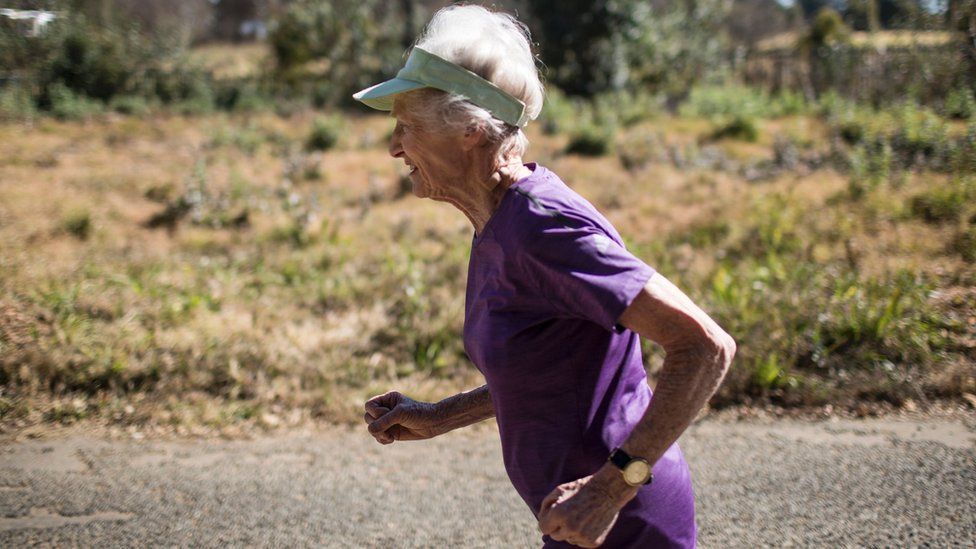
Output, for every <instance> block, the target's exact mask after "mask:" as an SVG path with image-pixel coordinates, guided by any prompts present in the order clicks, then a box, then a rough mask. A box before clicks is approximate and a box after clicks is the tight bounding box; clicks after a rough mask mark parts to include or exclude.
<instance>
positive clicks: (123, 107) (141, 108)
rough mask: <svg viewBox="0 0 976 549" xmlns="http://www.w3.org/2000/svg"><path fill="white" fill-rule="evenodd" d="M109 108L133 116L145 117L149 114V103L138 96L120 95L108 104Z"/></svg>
mask: <svg viewBox="0 0 976 549" xmlns="http://www.w3.org/2000/svg"><path fill="white" fill-rule="evenodd" d="M108 107H109V108H110V109H112V110H113V111H115V112H117V113H121V114H128V115H131V116H144V115H146V114H149V102H148V101H146V98H145V97H140V96H138V95H119V96H116V97H113V98H112V100H111V101H109V103H108Z"/></svg>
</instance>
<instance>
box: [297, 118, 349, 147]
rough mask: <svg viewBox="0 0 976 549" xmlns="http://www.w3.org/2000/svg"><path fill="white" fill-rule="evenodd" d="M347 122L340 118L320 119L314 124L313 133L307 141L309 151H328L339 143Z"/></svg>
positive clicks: (306, 145)
mask: <svg viewBox="0 0 976 549" xmlns="http://www.w3.org/2000/svg"><path fill="white" fill-rule="evenodd" d="M344 128H345V122H344V121H343V119H342V118H341V117H339V116H328V117H319V118H316V119H315V122H313V123H312V131H311V132H310V133H309V136H308V139H307V140H306V141H305V149H306V150H309V151H327V150H329V149H331V148H332V147H335V146H336V144H337V143H338V142H339V137H340V136H341V135H342V132H343V129H344Z"/></svg>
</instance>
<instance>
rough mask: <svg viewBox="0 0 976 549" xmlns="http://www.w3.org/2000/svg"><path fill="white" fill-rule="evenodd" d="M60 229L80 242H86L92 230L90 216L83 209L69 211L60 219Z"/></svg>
mask: <svg viewBox="0 0 976 549" xmlns="http://www.w3.org/2000/svg"><path fill="white" fill-rule="evenodd" d="M61 228H62V229H64V230H65V231H66V232H67V233H69V234H71V235H74V236H75V237H77V238H79V239H81V240H87V239H88V237H89V236H90V235H91V230H92V220H91V214H90V213H89V212H88V210H86V209H83V208H77V209H74V210H71V211H69V212H68V213H67V214H65V216H64V217H63V218H62V219H61Z"/></svg>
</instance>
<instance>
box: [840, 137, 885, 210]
mask: <svg viewBox="0 0 976 549" xmlns="http://www.w3.org/2000/svg"><path fill="white" fill-rule="evenodd" d="M892 157H893V153H892V149H891V145H889V144H888V143H880V144H879V143H873V144H870V145H865V144H861V145H858V146H857V147H856V148H855V149H854V152H853V153H852V154H851V159H850V163H851V178H850V181H849V182H848V191H849V192H850V194H851V198H854V199H859V198H861V197H862V196H864V194H865V193H867V192H868V191H871V190H874V189H875V188H877V187H878V185H880V184H882V183H884V182H885V181H888V179H889V178H890V177H891V162H892Z"/></svg>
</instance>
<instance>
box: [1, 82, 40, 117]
mask: <svg viewBox="0 0 976 549" xmlns="http://www.w3.org/2000/svg"><path fill="white" fill-rule="evenodd" d="M36 112H37V108H36V106H35V105H34V99H33V97H31V94H30V92H29V91H28V90H26V89H24V87H23V86H17V85H13V86H7V87H0V121H11V120H29V119H31V118H33V117H34V115H35V114H36Z"/></svg>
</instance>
